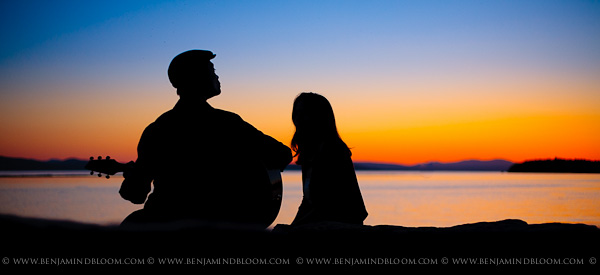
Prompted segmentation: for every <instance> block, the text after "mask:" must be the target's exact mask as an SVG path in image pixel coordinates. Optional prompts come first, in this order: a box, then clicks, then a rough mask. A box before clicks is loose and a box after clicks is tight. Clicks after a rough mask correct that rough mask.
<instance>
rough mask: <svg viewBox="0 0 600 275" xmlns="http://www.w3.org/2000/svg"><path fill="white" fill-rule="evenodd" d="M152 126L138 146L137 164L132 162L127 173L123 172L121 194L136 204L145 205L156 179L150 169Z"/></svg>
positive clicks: (145, 131)
mask: <svg viewBox="0 0 600 275" xmlns="http://www.w3.org/2000/svg"><path fill="white" fill-rule="evenodd" d="M152 129H153V127H152V124H151V125H150V126H148V127H147V128H146V129H145V130H144V133H143V134H142V137H141V138H140V142H139V144H138V159H137V161H136V162H135V163H133V162H130V163H128V164H127V165H128V166H129V167H128V169H126V171H125V172H123V177H124V178H125V179H124V180H123V183H122V184H121V189H120V190H119V194H121V197H122V198H123V199H125V200H128V201H131V202H132V203H134V204H143V203H144V202H145V201H146V197H147V196H148V193H150V190H151V187H152V180H153V179H154V178H153V176H152V173H151V169H150V167H149V159H148V158H149V155H150V151H149V147H150V144H151V142H152V137H153V134H152V132H153V131H152Z"/></svg>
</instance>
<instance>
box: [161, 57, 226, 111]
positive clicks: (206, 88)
mask: <svg viewBox="0 0 600 275" xmlns="http://www.w3.org/2000/svg"><path fill="white" fill-rule="evenodd" d="M215 56H216V55H215V54H213V53H212V52H210V51H204V50H190V51H187V52H183V53H181V54H179V55H177V56H176V57H175V58H173V60H172V61H171V64H170V65H169V70H168V74H169V80H170V81H171V84H172V85H173V87H175V88H176V89H177V94H178V95H179V96H181V97H182V98H183V97H190V98H192V97H194V98H202V99H205V100H206V99H209V98H211V97H213V96H216V95H219V94H220V93H221V84H220V83H219V77H218V76H217V75H216V74H215V67H214V65H213V63H212V62H211V61H210V60H211V59H213V58H214V57H215Z"/></svg>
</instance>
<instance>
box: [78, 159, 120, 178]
mask: <svg viewBox="0 0 600 275" xmlns="http://www.w3.org/2000/svg"><path fill="white" fill-rule="evenodd" d="M85 169H88V170H90V171H91V172H90V175H93V174H94V172H98V177H101V176H102V174H103V173H104V174H106V178H107V179H108V178H110V176H111V175H114V174H116V173H118V172H121V171H123V169H122V164H121V163H118V162H117V161H116V160H114V159H111V158H110V156H107V157H106V158H105V159H102V157H101V156H100V157H98V159H94V157H90V161H89V162H88V163H87V164H86V165H85Z"/></svg>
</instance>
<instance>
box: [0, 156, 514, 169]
mask: <svg viewBox="0 0 600 275" xmlns="http://www.w3.org/2000/svg"><path fill="white" fill-rule="evenodd" d="M87 162H88V160H81V159H76V158H71V159H67V160H49V161H40V160H35V159H24V158H12V157H4V156H0V171H40V170H47V171H54V170H85V168H84V167H85V164H87ZM512 165H513V163H512V162H510V161H506V160H500V159H498V160H488V161H481V160H466V161H459V162H451V163H441V162H428V163H422V164H417V165H410V166H407V165H400V164H390V163H377V162H355V163H354V166H355V169H356V170H360V171H499V172H500V171H507V170H508V168H509V167H511V166H512ZM286 170H300V167H299V166H298V165H295V164H293V163H291V164H290V165H289V166H288V167H287V168H286Z"/></svg>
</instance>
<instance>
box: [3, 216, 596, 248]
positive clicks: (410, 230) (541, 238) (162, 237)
mask: <svg viewBox="0 0 600 275" xmlns="http://www.w3.org/2000/svg"><path fill="white" fill-rule="evenodd" d="M0 231H1V232H2V236H4V239H3V244H2V250H3V255H6V254H10V255H28V256H33V255H37V256H50V255H52V256H55V257H56V256H64V255H78V256H80V257H82V256H106V255H110V256H112V257H116V256H129V257H131V256H132V255H137V256H143V257H147V256H153V257H156V256H157V255H163V256H167V255H168V256H176V255H179V256H187V257H208V256H210V257H248V256H253V257H258V256H262V257H275V256H289V257H296V256H308V255H310V256H335V257H347V256H352V257H419V256H427V257H442V256H448V255H461V256H478V257H483V256H485V257H508V256H510V257H518V256H523V257H526V256H529V257H531V256H533V255H536V256H553V257H567V256H568V257H575V256H585V257H589V256H590V255H595V256H598V254H599V252H600V229H599V228H598V227H596V226H591V225H585V224H566V223H544V224H528V223H526V222H524V221H521V220H514V219H508V220H502V221H494V222H479V223H472V224H463V225H457V226H451V227H404V226H397V225H350V224H343V223H335V222H323V223H316V224H309V225H302V226H290V225H284V224H279V225H276V226H275V227H274V228H273V229H272V230H264V229H261V228H256V227H252V226H240V225H232V224H215V223H200V222H180V223H172V224H169V225H156V226H151V227H144V228H120V227H118V226H100V225H93V224H82V223H76V222H69V221H53V220H44V219H30V218H22V217H16V216H9V215H0Z"/></svg>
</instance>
